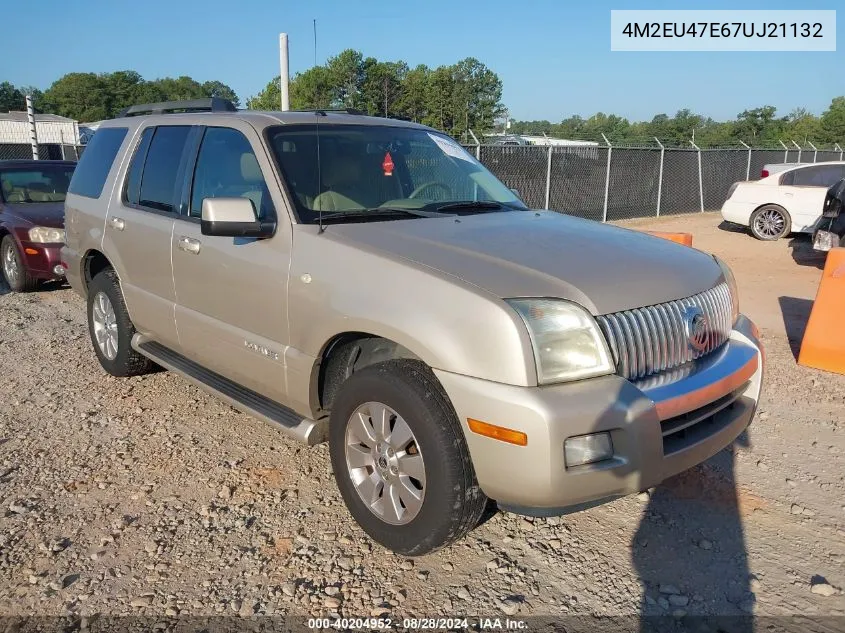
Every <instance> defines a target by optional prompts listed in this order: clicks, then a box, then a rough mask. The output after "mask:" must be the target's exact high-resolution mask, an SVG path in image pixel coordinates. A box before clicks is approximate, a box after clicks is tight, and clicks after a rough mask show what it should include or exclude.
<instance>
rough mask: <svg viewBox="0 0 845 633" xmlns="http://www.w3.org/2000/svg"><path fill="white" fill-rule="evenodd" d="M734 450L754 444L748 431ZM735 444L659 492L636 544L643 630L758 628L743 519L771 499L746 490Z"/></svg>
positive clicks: (738, 631) (740, 632)
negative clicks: (736, 470) (739, 478)
mask: <svg viewBox="0 0 845 633" xmlns="http://www.w3.org/2000/svg"><path fill="white" fill-rule="evenodd" d="M734 446H743V447H745V446H749V440H748V435H747V431H746V432H745V433H743V434H742V435H741V436H740V437H739V438H737V440H736V441H735V443H734ZM734 446H732V447H729V448H728V449H726V450H724V451H722V452H721V453H719V454H718V455H716V456H714V457H713V458H711V459H710V460H708V461H707V462H705V463H704V464H702V465H700V466H698V467H696V468H693V469H692V470H689V471H686V472H684V473H681V474H680V475H678V476H676V477H673V478H672V479H668V480H666V481H665V482H663V483H662V484H661V485H659V486H658V487H657V488H656V489H655V490H653V491H652V494H651V496H650V498H649V501H648V506H647V507H646V510H645V513H644V514H643V518H642V521H641V522H640V525H639V528H638V529H637V533H636V535H635V537H634V542H633V543H632V556H633V563H634V567H635V569H636V570H637V575H638V577H639V579H640V582H641V583H642V585H643V601H642V603H641V609H640V630H641V631H663V630H667V631H669V630H679V629H678V627H679V626H681V627H683V626H684V625H687V626H690V625H691V626H692V628H700V627H701V626H702V625H703V626H704V629H703V630H711V631H717V630H718V631H725V632H726V633H745V632H748V633H750V632H751V631H752V630H754V623H753V620H752V618H751V613H752V612H753V609H754V603H755V596H754V593H753V591H752V587H751V583H752V580H753V576H752V574H751V573H750V570H749V567H748V556H747V551H746V547H745V536H744V530H743V520H744V519H745V518H746V517H747V516H748V515H750V514H751V513H752V512H754V511H755V509H756V508H759V507H762V505H763V503H764V502H763V500H762V499H759V498H757V497H754V496H753V495H750V494H743V493H742V491H741V490H740V489H739V488H738V486H737V483H736V480H735V476H734V459H735V458H734V450H733V448H734ZM702 616H703V617H702ZM712 616H718V617H717V618H713V617H712ZM708 620H710V622H709V626H708V625H707V624H705V623H707V621H708ZM714 627H715V628H714Z"/></svg>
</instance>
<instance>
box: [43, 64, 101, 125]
mask: <svg viewBox="0 0 845 633" xmlns="http://www.w3.org/2000/svg"><path fill="white" fill-rule="evenodd" d="M109 101H110V99H109V91H108V83H107V81H106V80H105V79H104V77H103V76H102V75H96V74H94V73H68V74H67V75H64V76H63V77H61V78H59V79H57V80H56V81H54V82H53V84H52V85H51V86H50V87H49V88H48V89H47V90H46V91H44V109H45V111H48V112H53V113H55V114H58V115H60V116H65V117H69V118H71V119H76V120H77V121H82V122H91V121H99V120H101V119H106V118H108V117H110V116H111V115H112V111H111V106H110V103H109Z"/></svg>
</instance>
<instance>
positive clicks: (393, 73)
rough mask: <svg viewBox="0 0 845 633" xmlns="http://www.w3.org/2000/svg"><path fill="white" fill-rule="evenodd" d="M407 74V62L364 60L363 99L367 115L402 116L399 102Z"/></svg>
mask: <svg viewBox="0 0 845 633" xmlns="http://www.w3.org/2000/svg"><path fill="white" fill-rule="evenodd" d="M407 74H408V65H407V64H406V63H405V62H379V61H376V60H375V59H373V58H371V57H370V58H368V59H366V60H364V80H363V83H362V85H361V99H362V101H363V105H364V107H365V108H366V110H367V113H368V114H373V115H376V116H391V115H398V114H401V105H400V104H399V102H400V100H401V96H402V89H403V82H404V80H405V77H406V76H407Z"/></svg>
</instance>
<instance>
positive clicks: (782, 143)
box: [778, 141, 789, 163]
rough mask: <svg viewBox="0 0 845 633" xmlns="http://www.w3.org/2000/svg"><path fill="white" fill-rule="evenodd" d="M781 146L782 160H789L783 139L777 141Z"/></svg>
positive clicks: (787, 149)
mask: <svg viewBox="0 0 845 633" xmlns="http://www.w3.org/2000/svg"><path fill="white" fill-rule="evenodd" d="M778 143H780V144H781V145H782V146H783V162H785V163H788V162H789V148H788V147H787V146H786V143H784V142H783V141H778Z"/></svg>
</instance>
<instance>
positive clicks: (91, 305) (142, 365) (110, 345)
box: [88, 268, 153, 376]
mask: <svg viewBox="0 0 845 633" xmlns="http://www.w3.org/2000/svg"><path fill="white" fill-rule="evenodd" d="M88 332H89V333H90V335H91V342H92V343H93V345H94V353H95V354H96V355H97V359H98V360H99V361H100V365H102V366H103V369H105V370H106V371H107V372H108V373H110V374H111V375H112V376H138V375H140V374H145V373H147V372H148V371H150V369H151V367H152V364H153V363H152V361H151V360H150V359H149V358H147V357H146V356H144V355H143V354H139V353H138V352H136V351H135V350H134V349H132V345H131V341H132V337H133V336H134V335H135V326H134V325H132V320H131V319H130V318H129V311H128V310H127V309H126V303H125V302H124V300H123V293H122V292H121V290H120V281H119V280H118V278H117V273H116V272H114V269H112V268H107V269H106V270H104V271H102V272H100V273H98V274H97V275H96V276H95V277H94V279H92V280H91V284H90V285H89V286H88Z"/></svg>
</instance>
